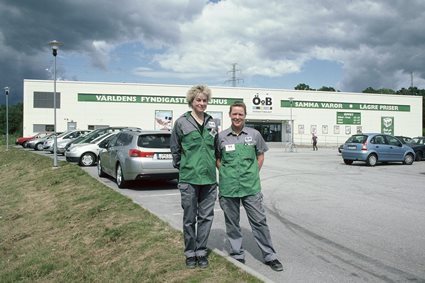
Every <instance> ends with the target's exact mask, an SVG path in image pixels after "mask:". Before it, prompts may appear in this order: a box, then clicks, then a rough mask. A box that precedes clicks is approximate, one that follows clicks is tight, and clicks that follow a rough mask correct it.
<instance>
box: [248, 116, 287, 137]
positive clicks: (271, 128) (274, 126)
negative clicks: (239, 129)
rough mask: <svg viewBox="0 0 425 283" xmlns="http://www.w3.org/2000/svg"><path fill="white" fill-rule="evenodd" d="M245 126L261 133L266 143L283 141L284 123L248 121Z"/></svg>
mask: <svg viewBox="0 0 425 283" xmlns="http://www.w3.org/2000/svg"><path fill="white" fill-rule="evenodd" d="M245 126H247V127H250V128H254V129H256V130H257V131H259V132H260V133H261V135H262V136H263V138H264V140H265V141H266V142H281V141H282V121H267V122H265V121H254V120H246V121H245Z"/></svg>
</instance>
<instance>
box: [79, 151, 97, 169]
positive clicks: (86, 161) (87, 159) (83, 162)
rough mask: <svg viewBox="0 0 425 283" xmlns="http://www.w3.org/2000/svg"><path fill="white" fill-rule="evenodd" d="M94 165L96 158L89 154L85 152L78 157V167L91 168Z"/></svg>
mask: <svg viewBox="0 0 425 283" xmlns="http://www.w3.org/2000/svg"><path fill="white" fill-rule="evenodd" d="M95 163H96V156H94V154H93V153H91V152H86V153H84V154H83V155H81V157H80V162H79V164H80V166H93V165H94V164H95Z"/></svg>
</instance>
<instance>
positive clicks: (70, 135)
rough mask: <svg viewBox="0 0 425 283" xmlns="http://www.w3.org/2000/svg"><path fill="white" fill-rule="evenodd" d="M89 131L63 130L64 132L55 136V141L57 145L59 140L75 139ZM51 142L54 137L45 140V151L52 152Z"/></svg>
mask: <svg viewBox="0 0 425 283" xmlns="http://www.w3.org/2000/svg"><path fill="white" fill-rule="evenodd" d="M89 132H91V130H72V131H68V132H64V133H62V134H60V135H58V136H57V137H56V141H57V143H58V145H59V143H60V142H61V141H65V140H66V141H68V142H69V141H71V140H73V139H76V138H78V137H79V136H81V135H85V134H87V133H89ZM53 143H54V139H50V140H46V141H45V142H44V143H43V148H44V150H47V151H50V152H51V153H53V147H54V144H53Z"/></svg>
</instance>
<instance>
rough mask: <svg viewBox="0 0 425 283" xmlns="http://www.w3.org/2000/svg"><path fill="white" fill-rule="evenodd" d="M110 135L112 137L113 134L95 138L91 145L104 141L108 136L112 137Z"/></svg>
mask: <svg viewBox="0 0 425 283" xmlns="http://www.w3.org/2000/svg"><path fill="white" fill-rule="evenodd" d="M110 135H112V134H111V133H106V134H103V135H101V136H99V137H97V138H95V139H94V140H92V141H91V142H90V143H93V144H95V143H97V142H99V141H100V140H103V139H104V138H105V137H106V136H110Z"/></svg>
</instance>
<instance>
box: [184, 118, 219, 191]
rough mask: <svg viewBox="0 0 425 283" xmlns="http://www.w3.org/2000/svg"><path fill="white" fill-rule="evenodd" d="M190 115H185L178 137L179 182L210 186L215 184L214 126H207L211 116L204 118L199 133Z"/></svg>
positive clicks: (215, 133) (215, 132)
mask: <svg viewBox="0 0 425 283" xmlns="http://www.w3.org/2000/svg"><path fill="white" fill-rule="evenodd" d="M189 115H190V113H189V112H188V113H186V118H187V119H188V120H186V123H185V126H184V127H182V134H181V136H180V141H181V142H180V144H181V148H182V150H181V160H180V168H179V182H181V183H190V184H195V185H210V184H215V183H216V182H217V175H216V166H215V160H216V159H215V150H214V145H215V135H217V130H216V126H215V125H214V126H211V125H210V124H209V122H210V121H213V120H212V117H211V116H206V119H205V123H204V127H203V131H202V132H201V131H200V130H199V128H198V126H197V125H196V124H192V123H191V122H189V119H190V120H192V121H193V123H194V120H193V118H192V117H190V116H189Z"/></svg>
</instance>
